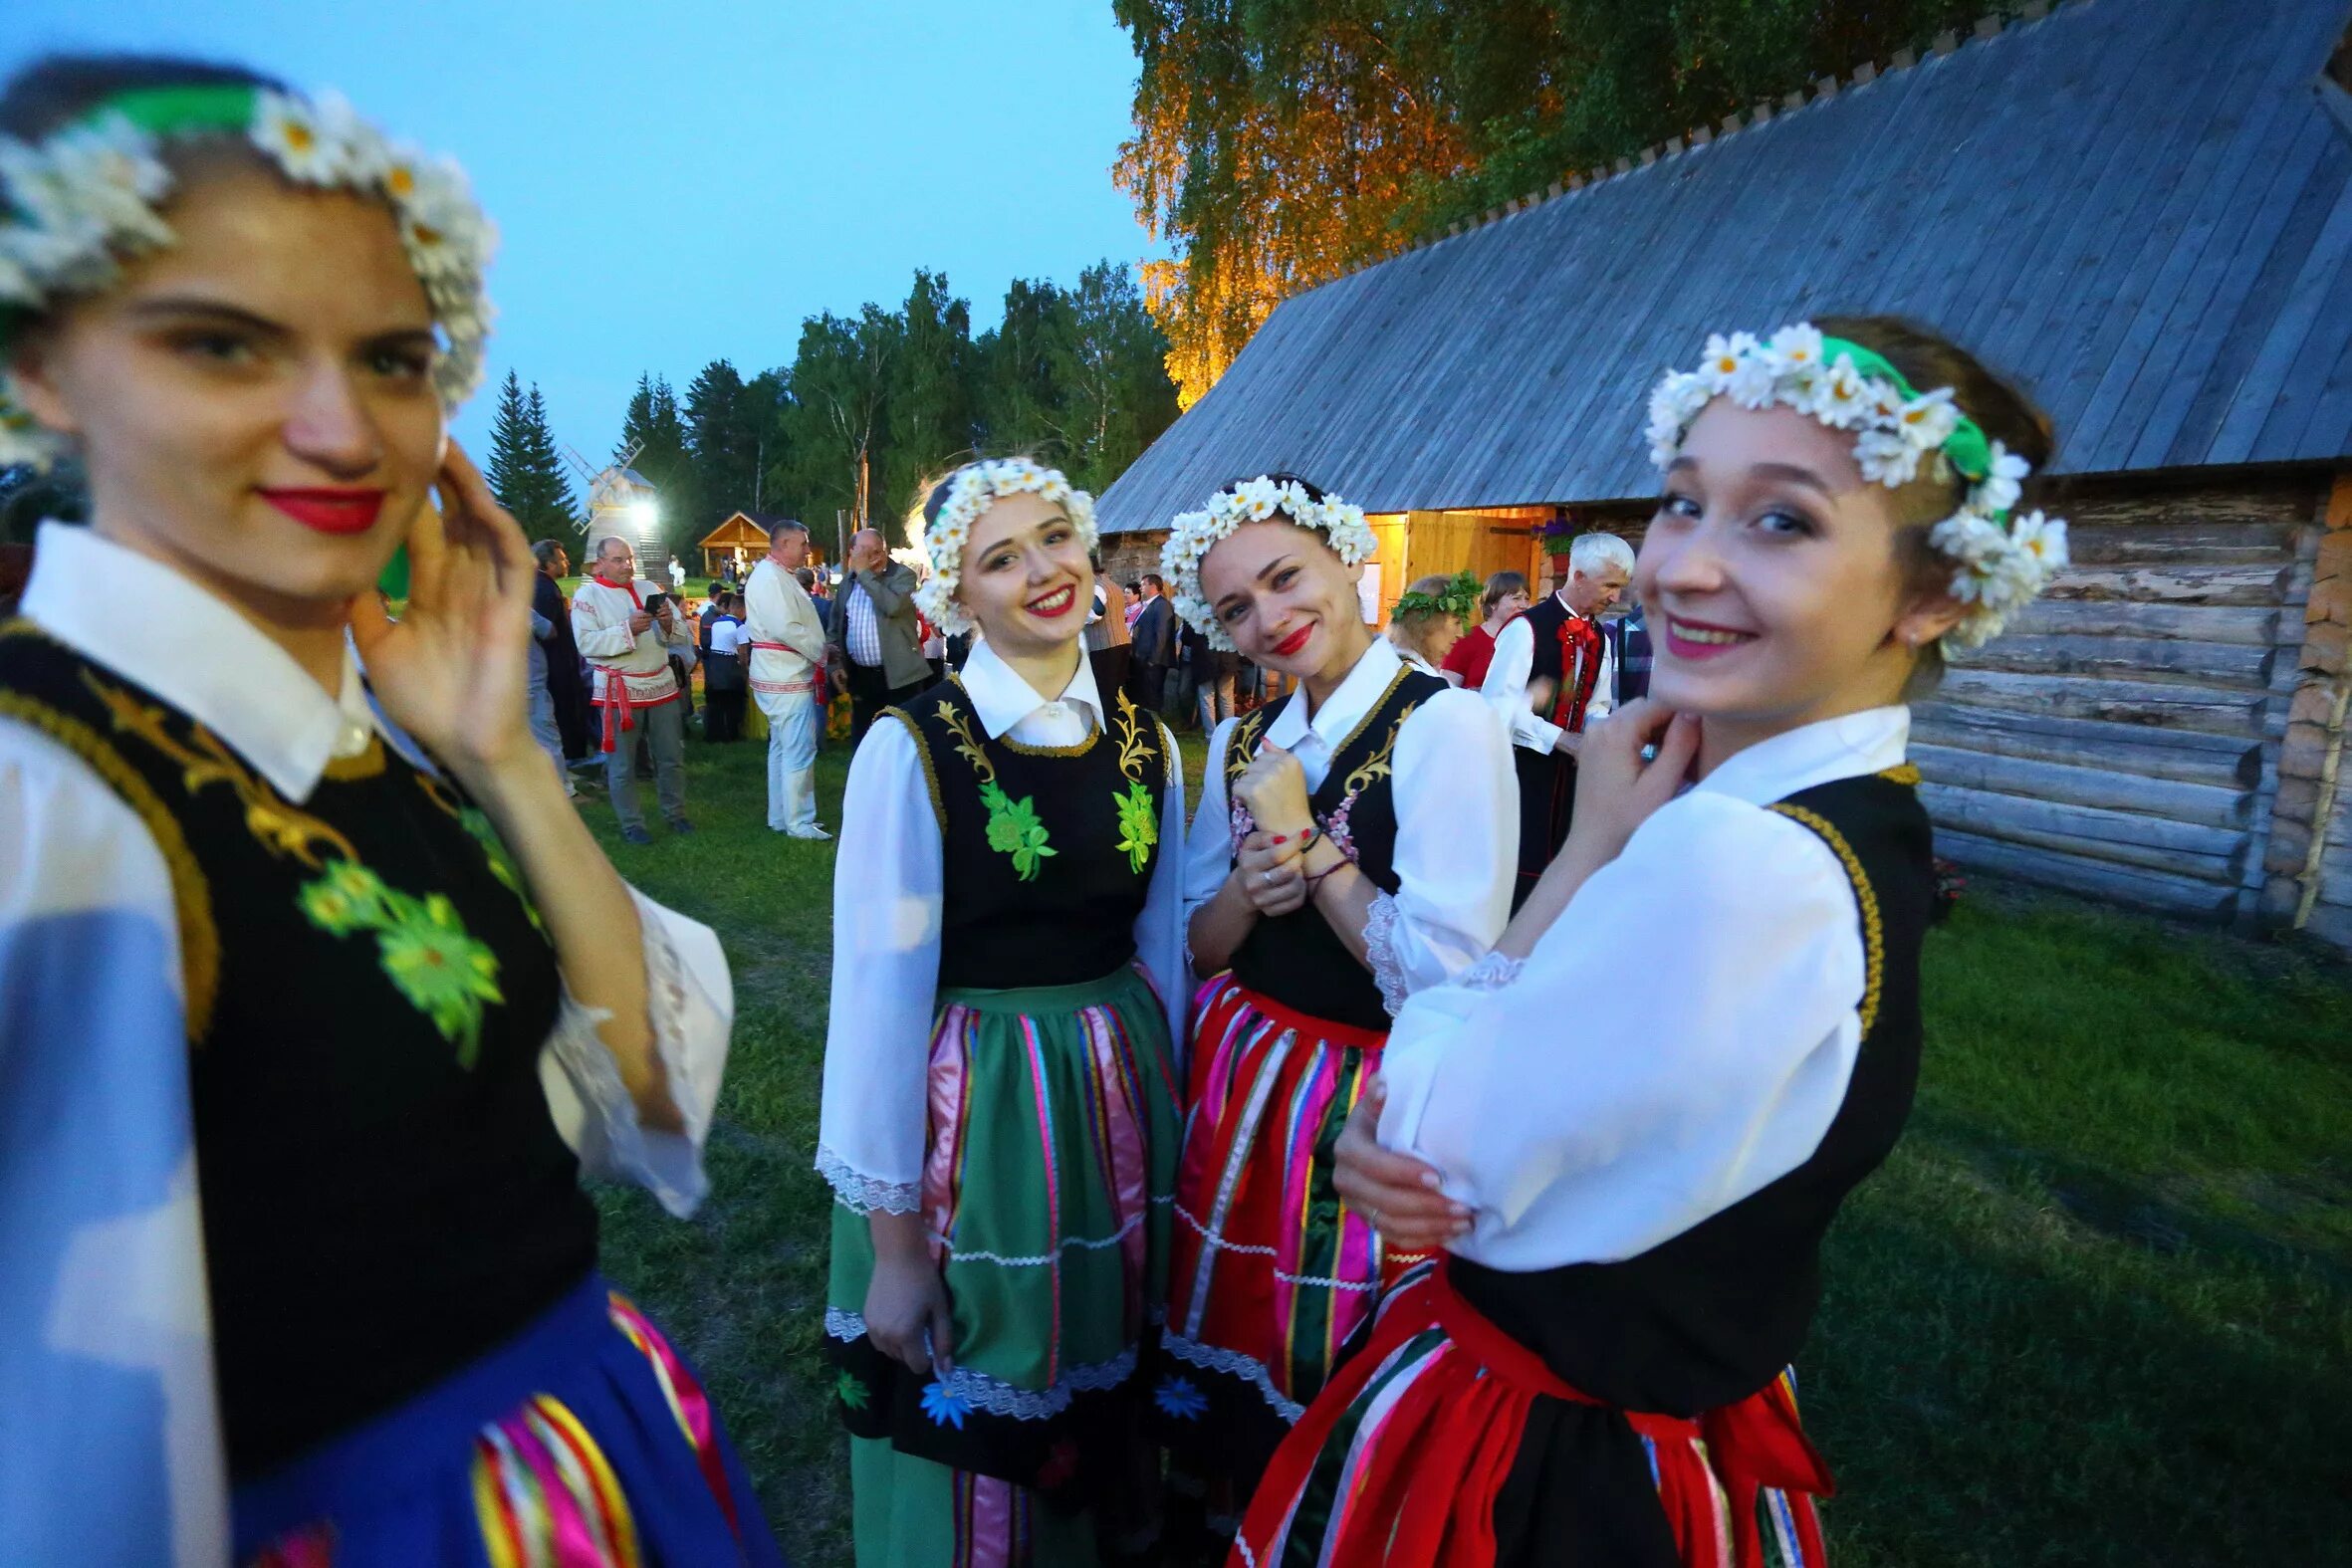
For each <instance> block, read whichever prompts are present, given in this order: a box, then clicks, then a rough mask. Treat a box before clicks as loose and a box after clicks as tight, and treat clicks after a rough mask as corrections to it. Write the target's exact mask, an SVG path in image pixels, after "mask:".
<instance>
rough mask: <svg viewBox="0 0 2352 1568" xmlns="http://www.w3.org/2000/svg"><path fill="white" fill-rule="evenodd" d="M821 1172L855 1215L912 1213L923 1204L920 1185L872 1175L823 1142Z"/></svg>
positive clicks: (818, 1147)
mask: <svg viewBox="0 0 2352 1568" xmlns="http://www.w3.org/2000/svg"><path fill="white" fill-rule="evenodd" d="M817 1174H818V1175H820V1176H822V1177H823V1178H824V1179H825V1182H826V1183H827V1184H828V1185H830V1186H831V1188H832V1190H833V1196H834V1197H836V1198H838V1199H839V1200H840V1201H841V1204H842V1207H844V1208H846V1209H848V1210H849V1211H851V1212H852V1213H854V1214H861V1215H870V1214H873V1213H874V1212H875V1211H877V1210H878V1211H880V1212H881V1213H883V1214H886V1215H911V1214H913V1213H915V1211H917V1210H919V1209H921V1208H922V1207H923V1194H922V1190H921V1187H920V1185H919V1184H917V1183H914V1182H885V1181H882V1180H881V1179H880V1178H878V1177H872V1176H868V1175H866V1174H865V1173H864V1172H863V1171H860V1170H858V1169H857V1168H856V1167H854V1166H852V1165H851V1164H850V1163H849V1162H848V1161H846V1160H844V1159H842V1158H841V1157H840V1156H839V1155H837V1154H835V1153H833V1152H832V1151H831V1150H830V1149H827V1148H826V1147H825V1146H824V1145H823V1144H819V1145H818V1146H817Z"/></svg>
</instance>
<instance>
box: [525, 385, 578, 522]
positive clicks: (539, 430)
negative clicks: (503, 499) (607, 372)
mask: <svg viewBox="0 0 2352 1568" xmlns="http://www.w3.org/2000/svg"><path fill="white" fill-rule="evenodd" d="M523 429H524V434H525V437H526V441H527V451H528V454H529V457H530V460H531V475H532V496H531V507H532V511H531V516H530V517H528V518H526V517H524V516H523V515H522V514H521V513H517V514H516V515H515V516H516V520H517V521H518V522H520V523H521V524H522V525H523V532H525V533H526V534H529V535H530V536H531V537H532V538H533V539H553V540H560V541H563V542H564V543H566V544H571V543H573V542H574V537H575V536H576V535H577V534H578V533H579V531H580V510H581V509H580V503H579V502H578V501H577V500H575V499H574V497H573V494H572V478H571V476H570V475H569V474H567V473H565V472H564V454H563V453H561V452H559V451H557V450H556V433H555V431H553V430H551V429H550V428H548V419H547V399H546V398H544V397H542V396H541V395H540V393H539V383H538V382H537V381H534V382H532V383H531V396H530V398H529V399H528V400H527V402H526V403H525V405H524V416H523Z"/></svg>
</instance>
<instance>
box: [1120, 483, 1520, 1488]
mask: <svg viewBox="0 0 2352 1568" xmlns="http://www.w3.org/2000/svg"><path fill="white" fill-rule="evenodd" d="M1372 548H1373V544H1372V535H1371V530H1370V529H1369V528H1368V527H1367V526H1366V524H1365V523H1364V518H1363V513H1362V512H1361V511H1360V510H1358V509H1357V508H1354V507H1351V506H1348V505H1347V504H1346V503H1344V502H1342V501H1340V500H1339V499H1338V498H1336V497H1328V496H1325V495H1323V494H1322V493H1321V492H1320V491H1319V490H1317V489H1316V488H1315V487H1314V486H1312V485H1309V484H1307V483H1305V482H1304V481H1302V480H1298V479H1295V478H1293V477H1291V476H1288V475H1274V476H1267V477H1262V478H1258V479H1253V480H1250V481H1248V482H1246V483H1243V484H1239V485H1236V486H1234V487H1232V488H1230V489H1227V490H1225V491H1222V492H1220V493H1219V494H1218V495H1216V496H1215V497H1213V498H1211V501H1210V503H1209V506H1208V508H1207V509H1206V510H1205V511H1201V512H1195V513H1191V514H1188V515H1186V516H1184V517H1181V518H1178V519H1177V520H1176V524H1175V529H1174V533H1173V534H1172V535H1171V537H1170V539H1169V541H1168V544H1167V547H1166V549H1165V552H1164V554H1163V556H1162V558H1161V559H1162V562H1163V569H1164V571H1165V573H1166V575H1167V579H1168V582H1169V584H1170V588H1171V591H1172V593H1173V596H1174V600H1175V604H1176V608H1177V611H1178V613H1180V614H1181V615H1183V616H1184V617H1185V619H1186V620H1187V621H1189V622H1190V623H1192V624H1193V625H1195V626H1198V627H1199V628H1201V630H1202V631H1204V632H1205V633H1207V635H1208V636H1209V637H1210V639H1211V640H1212V641H1214V642H1215V643H1216V644H1217V645H1218V646H1220V647H1235V648H1238V649H1239V650H1240V651H1241V653H1242V654H1243V655H1244V656H1245V657H1247V658H1250V659H1253V660H1256V661H1257V662H1258V663H1260V664H1262V665H1264V666H1266V667H1267V668H1268V669H1271V670H1276V671H1279V672H1281V673H1282V674H1285V675H1288V676H1291V677H1293V678H1294V679H1295V680H1296V681H1297V682H1298V683H1299V684H1298V687H1297V689H1296V690H1294V692H1293V693H1292V694H1291V695H1290V696H1288V697H1287V698H1285V699H1283V700H1282V701H1280V702H1277V703H1273V704H1270V705H1269V706H1267V707H1265V708H1263V709H1259V710H1257V711H1255V712H1252V713H1250V714H1247V715H1245V716H1243V717H1241V718H1239V719H1235V720H1230V721H1228V722H1226V723H1224V724H1221V725H1220V726H1218V728H1217V732H1216V734H1215V735H1214V736H1213V737H1212V738H1211V740H1210V743H1209V767H1208V775H1207V779H1206V782H1205V783H1204V784H1203V786H1202V799H1201V807H1200V810H1199V812H1198V813H1197V815H1196V816H1195V817H1194V820H1193V831H1192V844H1191V848H1190V849H1189V851H1188V852H1187V866H1186V872H1185V902H1186V905H1187V906H1188V907H1189V908H1190V910H1191V911H1192V914H1191V919H1190V924H1189V934H1190V940H1191V945H1192V957H1193V964H1194V967H1195V969H1196V970H1197V971H1198V972H1199V973H1201V974H1204V975H1208V974H1216V975H1217V977H1218V978H1216V979H1215V980H1213V981H1211V982H1210V983H1209V984H1208V985H1207V986H1206V988H1205V989H1204V990H1203V991H1202V992H1201V993H1200V995H1199V997H1198V998H1197V999H1196V1006H1195V1022H1194V1029H1193V1042H1192V1050H1191V1058H1190V1085H1191V1093H1190V1096H1189V1098H1188V1101H1187V1117H1186V1124H1185V1142H1184V1162H1183V1166H1182V1169H1181V1171H1180V1172H1179V1174H1178V1178H1177V1200H1176V1206H1177V1207H1176V1213H1177V1230H1176V1251H1175V1264H1174V1275H1173V1280H1172V1284H1171V1289H1170V1292H1169V1307H1168V1322H1167V1331H1166V1335H1165V1339H1164V1345H1165V1348H1166V1350H1167V1353H1168V1354H1167V1364H1166V1370H1165V1375H1164V1376H1163V1377H1162V1379H1161V1380H1160V1381H1159V1383H1158V1384H1157V1386H1156V1388H1155V1390H1154V1401H1155V1405H1156V1407H1157V1415H1158V1418H1159V1425H1160V1428H1161V1431H1162V1433H1163V1435H1164V1437H1165V1439H1166V1441H1167V1442H1168V1443H1169V1445H1170V1446H1171V1448H1172V1450H1173V1451H1174V1454H1175V1456H1176V1460H1177V1463H1178V1467H1179V1473H1180V1476H1181V1478H1183V1479H1185V1480H1186V1481H1187V1483H1188V1484H1189V1483H1190V1482H1191V1481H1196V1480H1197V1481H1198V1482H1200V1483H1201V1484H1202V1485H1203V1487H1204V1488H1205V1489H1206V1491H1207V1493H1208V1495H1207V1497H1206V1506H1207V1512H1208V1516H1209V1518H1210V1519H1211V1520H1212V1521H1218V1522H1219V1523H1220V1524H1221V1529H1220V1531H1219V1533H1221V1534H1224V1535H1230V1534H1231V1533H1232V1529H1233V1524H1234V1522H1235V1521H1236V1519H1237V1518H1238V1514H1239V1508H1240V1503H1241V1502H1242V1501H1243V1500H1244V1499H1246V1498H1247V1496H1248V1495H1249V1491H1250V1488H1251V1487H1252V1486H1253V1485H1254V1484H1255V1483H1256V1481H1257V1478H1258V1472H1259V1470H1260V1468H1261V1467H1262V1466H1263V1465H1264V1464H1265V1462H1266V1460H1267V1458H1268V1457H1269V1456H1271V1455H1272V1453H1273V1452H1274V1448H1275V1445H1276V1444H1277V1443H1279V1442H1280V1441H1281V1439H1282V1436H1283V1434H1284V1432H1285V1431H1286V1430H1288V1427H1289V1424H1290V1423H1291V1422H1292V1421H1294V1420H1295V1419H1297V1416H1298V1413H1299V1411H1300V1410H1301V1409H1302V1408H1303V1407H1304V1406H1305V1405H1306V1403H1307V1402H1308V1401H1309V1400H1311V1399H1313V1398H1314V1396H1315V1393H1316V1391H1317V1390H1318V1389H1320V1388H1321V1386H1322V1382H1323V1379H1324V1377H1325V1375H1326V1374H1327V1373H1328V1371H1329V1369H1330V1365H1331V1361H1332V1358H1333V1356H1334V1355H1335V1354H1336V1352H1337V1351H1338V1349H1339V1347H1340V1345H1341V1344H1342V1343H1343V1342H1344V1341H1345V1340H1346V1339H1347V1336H1348V1335H1349V1333H1351V1332H1352V1331H1353V1330H1354V1328H1355V1327H1356V1325H1357V1324H1358V1323H1360V1322H1361V1321H1362V1320H1363V1319H1364V1318H1365V1316H1366V1315H1367V1314H1368V1313H1369V1312H1370V1311H1371V1308H1372V1304H1373V1301H1374V1299H1375V1297H1376V1296H1377V1293H1378V1292H1379V1290H1380V1287H1381V1284H1382V1281H1383V1280H1384V1279H1385V1278H1387V1277H1389V1276H1390V1275H1391V1274H1393V1273H1394V1272H1395V1271H1396V1270H1397V1267H1398V1262H1397V1259H1396V1258H1395V1257H1394V1256H1393V1255H1392V1248H1390V1247H1389V1246H1388V1245H1386V1244H1385V1241H1384V1238H1383V1237H1381V1236H1380V1235H1379V1234H1378V1233H1376V1232H1375V1230H1374V1228H1373V1227H1372V1225H1371V1223H1370V1222H1369V1221H1368V1220H1367V1219H1366V1218H1365V1217H1364V1216H1363V1215H1362V1214H1360V1213H1358V1212H1357V1211H1355V1210H1353V1209H1351V1208H1350V1207H1349V1206H1348V1205H1346V1204H1345V1203H1343V1202H1342V1201H1341V1200H1340V1199H1339V1198H1338V1196H1337V1195H1336V1194H1335V1193H1334V1192H1333V1191H1332V1188H1331V1156H1332V1148H1333V1145H1334V1143H1335V1141H1336V1140H1337V1138H1338V1135H1339V1129H1340V1127H1341V1125H1342V1124H1343V1123H1344V1121H1345V1120H1346V1118H1347V1115H1348V1112H1349V1110H1350V1109H1351V1108H1352V1107H1353V1106H1354V1105H1355V1103H1356V1100H1357V1097H1358V1095H1359V1094H1360V1093H1361V1090H1362V1087H1363V1085H1364V1084H1365V1083H1366V1082H1367V1081H1369V1079H1370V1078H1371V1076H1372V1075H1373V1074H1374V1073H1375V1072H1377V1071H1378V1069H1379V1064H1380V1050H1381V1043H1382V1041H1383V1040H1384V1039H1385V1038H1386V1036H1387V1032H1388V1020H1389V1016H1390V1014H1391V1013H1392V1012H1393V1011H1394V1010H1395V1009H1396V1008H1398V1007H1400V1006H1402V1005H1403V1003H1404V1000H1405V998H1406V997H1407V996H1408V995H1410V994H1411V993H1412V992H1413V991H1415V990H1417V989H1419V988H1421V987H1424V986H1429V985H1434V984H1436V983H1438V982H1439V981H1442V980H1444V979H1445V978H1446V977H1447V976H1449V975H1451V974H1452V973H1454V972H1455V971H1456V970H1458V969H1460V968H1462V967H1463V966H1464V965H1466V964H1469V963H1470V962H1471V961H1472V960H1474V959H1476V958H1478V957H1479V956H1480V955H1482V954H1483V953H1485V952H1486V951H1487V949H1488V947H1489V946H1490V945H1491V944H1492V943H1493V942H1494V940H1495V938H1496V937H1497V936H1499V935H1500V934H1501V933H1502V930H1503V926H1504V922H1505V920H1506V918H1507V916H1508V910H1509V904H1510V891H1511V868H1512V851H1513V848H1514V843H1515V840H1514V821H1515V814H1514V812H1515V808H1514V805H1513V801H1512V795H1511V763H1510V755H1509V751H1508V744H1509V743H1508V742H1507V740H1506V739H1505V736H1504V734H1503V728H1502V725H1501V724H1500V723H1499V722H1498V721H1497V720H1496V719H1495V717H1494V716H1493V714H1492V713H1491V712H1490V710H1489V709H1488V708H1487V707H1486V705H1485V704H1483V703H1482V702H1481V701H1480V700H1479V699H1478V698H1476V697H1475V696H1473V695H1471V694H1468V693H1464V692H1457V691H1455V690H1454V689H1453V688H1452V687H1450V686H1449V685H1448V684H1447V682H1446V681H1445V679H1444V678H1443V677H1442V676H1439V675H1434V674H1430V673H1428V672H1426V671H1423V670H1418V669H1414V668H1412V667H1410V666H1408V665H1407V664H1406V662H1405V660H1404V658H1403V657H1402V656H1401V655H1400V654H1399V653H1398V652H1397V650H1396V648H1395V646H1394V645H1393V644H1391V643H1390V642H1388V641H1387V640H1386V639H1385V638H1381V637H1377V636H1375V635H1373V633H1372V632H1371V630H1370V629H1369V628H1367V627H1366V626H1365V625H1364V624H1363V620H1362V616H1361V613H1360V612H1359V610H1358V607H1357V597H1356V579H1357V577H1358V575H1359V567H1360V564H1361V562H1362V561H1363V560H1366V559H1367V558H1368V557H1369V556H1370V555H1371V554H1372ZM1219 972H1222V973H1219Z"/></svg>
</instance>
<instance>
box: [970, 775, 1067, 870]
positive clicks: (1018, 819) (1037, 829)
mask: <svg viewBox="0 0 2352 1568" xmlns="http://www.w3.org/2000/svg"><path fill="white" fill-rule="evenodd" d="M980 800H981V803H982V804H983V805H986V806H987V807H988V847H989V848H991V849H994V850H996V851H997V852H998V853H999V854H1007V855H1011V856H1012V857H1013V870H1014V872H1015V873H1016V874H1018V875H1019V876H1020V878H1021V880H1022V881H1024V882H1034V881H1036V880H1037V876H1038V861H1039V860H1041V859H1043V858H1044V857H1046V856H1048V855H1051V854H1056V853H1058V851H1057V850H1054V849H1051V848H1049V847H1047V843H1046V836H1047V835H1046V824H1045V823H1043V822H1041V821H1039V820H1038V808H1037V805H1036V802H1035V798H1034V797H1033V796H1030V795H1023V796H1022V797H1021V798H1020V799H1018V800H1016V799H1014V798H1013V797H1012V796H1011V795H1009V794H1007V793H1005V791H1004V788H1003V786H1002V785H1000V784H998V783H997V782H996V781H995V780H994V779H991V780H990V781H989V782H988V783H986V784H982V785H981V786H980Z"/></svg>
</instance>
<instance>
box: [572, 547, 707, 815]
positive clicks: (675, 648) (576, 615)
mask: <svg viewBox="0 0 2352 1568" xmlns="http://www.w3.org/2000/svg"><path fill="white" fill-rule="evenodd" d="M592 548H593V550H594V552H595V554H594V557H593V559H592V560H591V561H590V565H591V567H592V568H593V570H594V573H595V574H594V575H593V576H590V577H588V579H587V580H585V581H583V582H582V583H581V585H580V591H579V592H578V593H575V594H574V595H573V596H572V632H573V635H574V636H575V637H576V638H578V640H579V642H580V654H581V657H582V658H584V659H586V660H588V666H589V680H590V681H591V682H592V684H591V686H590V687H589V690H588V697H589V700H590V701H592V702H593V703H594V704H595V714H596V736H597V744H598V746H599V747H600V748H601V749H602V751H603V754H604V782H605V785H606V790H607V792H608V793H610V795H611V796H612V810H613V813H614V814H615V815H617V816H618V817H619V818H620V836H621V837H623V838H625V839H627V840H628V841H629V842H630V843H632V844H649V843H651V842H652V841H653V835H652V834H650V833H648V832H646V831H645V816H644V813H643V812H642V811H640V810H638V809H637V783H636V751H637V735H638V732H639V730H640V728H641V729H642V730H643V732H644V734H645V737H646V739H647V740H648V741H649V742H650V743H651V749H652V752H653V779H654V792H655V793H656V794H657V795H658V796H659V797H660V800H661V814H662V816H663V817H664V818H665V819H666V820H667V821H668V823H669V827H670V831H671V832H673V833H691V832H693V831H694V824H693V823H692V822H689V821H687V820H686V719H685V711H684V704H683V702H682V701H681V699H682V698H683V696H684V695H685V694H684V693H683V692H682V691H681V690H680V689H679V686H678V677H677V675H676V674H675V673H674V672H672V670H671V669H670V655H671V654H673V653H676V654H682V655H683V656H684V657H686V658H688V659H691V658H692V657H693V656H694V637H693V633H692V631H691V630H690V629H689V628H688V626H687V624H686V617H685V616H684V615H682V614H680V613H679V612H678V607H677V601H676V600H675V599H674V598H672V597H671V596H670V595H669V594H667V593H665V592H663V591H662V590H661V589H659V588H657V587H655V586H654V585H653V584H652V583H651V582H648V581H646V580H645V579H644V578H643V577H640V576H638V575H637V560H636V553H635V552H634V551H632V550H631V549H629V542H628V541H627V540H625V539H622V538H621V537H620V536H619V535H617V534H607V535H606V536H604V537H603V538H602V539H599V540H597V541H596V543H595V545H594V546H593V547H592Z"/></svg>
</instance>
